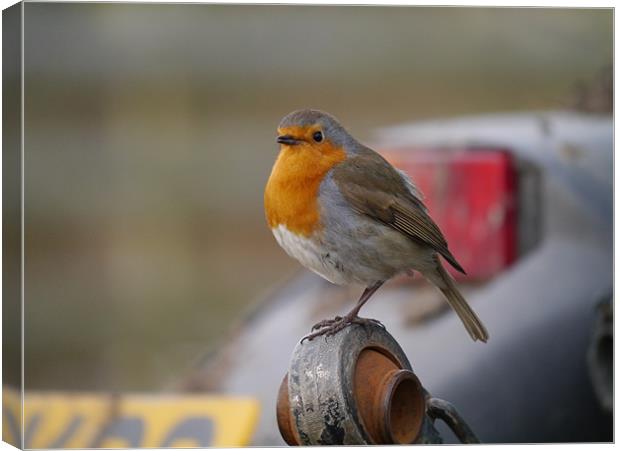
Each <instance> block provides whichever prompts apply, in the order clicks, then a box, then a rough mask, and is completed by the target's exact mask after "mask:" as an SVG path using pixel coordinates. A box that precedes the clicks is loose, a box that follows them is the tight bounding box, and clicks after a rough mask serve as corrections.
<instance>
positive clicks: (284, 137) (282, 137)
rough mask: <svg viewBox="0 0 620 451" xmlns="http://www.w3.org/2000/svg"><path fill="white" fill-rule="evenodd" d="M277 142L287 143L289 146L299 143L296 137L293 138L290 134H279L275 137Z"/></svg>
mask: <svg viewBox="0 0 620 451" xmlns="http://www.w3.org/2000/svg"><path fill="white" fill-rule="evenodd" d="M276 141H277V142H278V143H279V144H287V145H289V146H294V145H295V144H297V143H299V140H298V139H295V138H293V137H292V136H291V135H280V136H278V138H277V139H276Z"/></svg>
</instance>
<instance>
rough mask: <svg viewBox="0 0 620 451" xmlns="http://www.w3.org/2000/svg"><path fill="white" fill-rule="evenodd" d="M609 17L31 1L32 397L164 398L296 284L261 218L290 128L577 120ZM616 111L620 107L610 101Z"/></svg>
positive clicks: (604, 105)
mask: <svg viewBox="0 0 620 451" xmlns="http://www.w3.org/2000/svg"><path fill="white" fill-rule="evenodd" d="M612 20H613V12H612V11H611V10H586V9H580V10H568V9H508V8H503V9H487V8H421V7H339V6H320V7H317V6H225V5H198V4H187V5H180V4H177V5H163V4H162V5H148V4H136V5H129V4H77V3H73V4H62V3H27V4H26V5H25V177H26V192H25V206H26V209H25V220H26V229H25V240H26V241H25V242H26V250H25V251H26V254H25V264H26V291H25V321H26V322H25V372H26V378H25V384H26V388H27V389H50V388H54V389H71V390H77V389H95V390H99V389H104V390H118V391H127V390H153V389H162V388H167V387H171V386H174V385H175V384H176V383H177V382H178V379H179V377H180V376H181V375H182V374H185V373H186V372H187V371H188V370H189V369H190V368H192V366H193V365H195V364H196V362H198V361H199V360H200V359H201V357H202V356H204V355H205V353H208V352H209V350H213V349H214V348H215V347H216V346H217V344H218V343H219V342H221V340H223V339H224V337H226V336H227V334H229V333H230V331H231V330H232V329H233V328H234V327H235V324H237V323H238V322H239V320H240V318H242V317H244V315H247V314H249V312H251V311H252V309H253V308H254V306H255V305H256V302H258V300H259V299H261V298H263V297H265V296H267V295H268V293H269V292H270V290H272V289H273V287H274V286H277V285H278V284H279V283H282V281H284V280H287V279H288V278H290V277H291V276H292V275H293V274H294V273H295V272H296V271H298V270H299V267H298V265H297V263H294V262H292V261H291V260H290V259H289V258H288V257H287V256H286V255H285V253H284V252H283V251H282V250H281V249H280V248H279V247H278V246H277V244H276V242H275V240H274V239H273V237H272V235H271V233H270V231H269V230H268V229H267V227H266V225H265V221H264V217H263V210H262V207H263V200H262V196H263V194H262V192H263V187H264V184H265V182H266V180H267V178H268V175H269V171H270V168H271V165H272V164H273V162H274V159H275V157H276V153H277V146H276V144H275V141H274V139H275V128H276V126H277V124H278V122H279V120H280V118H281V117H282V116H284V115H285V114H286V113H288V112H290V111H292V110H294V109H298V108H305V107H313V108H320V109H323V110H326V111H329V112H331V113H332V114H334V115H335V116H337V117H339V118H340V119H341V121H342V122H343V123H344V125H345V126H346V127H347V128H349V130H350V131H351V132H352V134H353V135H354V136H356V137H358V138H359V139H360V140H361V141H362V142H364V141H368V140H370V139H371V138H372V137H373V131H374V130H375V129H377V128H379V127H382V126H387V125H391V124H394V123H398V122H403V121H413V120H417V119H429V118H440V117H450V116H457V115H462V114H475V113H485V112H496V111H520V110H543V109H558V108H567V107H575V106H577V107H580V108H582V109H593V110H597V111H607V112H608V113H609V112H611V97H610V95H605V94H604V95H602V96H598V97H596V96H595V98H594V100H592V99H590V98H586V96H585V93H586V91H587V90H588V88H587V87H588V86H592V85H593V84H595V83H597V80H599V79H600V77H601V74H602V73H603V74H605V73H608V72H601V71H606V70H607V71H609V70H610V68H611V64H612V32H613V23H612ZM607 94H609V93H607Z"/></svg>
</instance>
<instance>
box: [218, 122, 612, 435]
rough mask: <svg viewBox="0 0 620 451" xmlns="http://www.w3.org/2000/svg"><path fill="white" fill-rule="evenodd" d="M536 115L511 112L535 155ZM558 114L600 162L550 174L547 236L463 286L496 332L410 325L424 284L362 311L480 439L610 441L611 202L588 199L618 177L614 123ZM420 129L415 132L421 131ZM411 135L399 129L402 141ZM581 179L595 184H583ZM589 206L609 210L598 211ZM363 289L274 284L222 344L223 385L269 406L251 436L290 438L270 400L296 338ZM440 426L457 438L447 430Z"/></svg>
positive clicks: (397, 290) (448, 132) (392, 290)
mask: <svg viewBox="0 0 620 451" xmlns="http://www.w3.org/2000/svg"><path fill="white" fill-rule="evenodd" d="M537 117H538V115H529V116H528V115H523V116H522V117H520V116H518V117H515V118H514V120H515V125H514V128H513V138H514V139H513V141H514V142H515V143H516V144H519V143H520V142H526V141H527V142H530V141H531V142H530V144H529V146H530V147H531V148H529V147H527V146H525V145H523V146H522V147H521V148H522V149H525V150H523V151H524V152H529V154H531V155H535V154H536V153H537V152H545V151H547V150H546V149H547V148H537V146H536V145H535V142H536V139H538V138H536V137H534V136H531V135H532V134H533V133H535V130H534V129H533V128H532V126H531V123H532V122H534V123H536V118H537ZM557 120H558V121H559V122H558V124H556V125H554V126H553V127H554V128H555V129H557V130H560V129H562V130H567V131H569V129H570V131H571V133H572V131H574V132H575V133H576V136H575V137H576V138H579V139H580V140H581V141H583V143H582V144H583V147H582V149H586V150H584V152H586V156H585V157H584V158H585V159H586V160H597V161H582V162H581V163H579V164H577V165H575V166H574V170H576V171H581V173H582V174H587V176H585V175H584V177H582V178H580V177H577V179H576V182H575V183H576V186H572V185H571V184H572V183H573V181H574V179H573V178H571V177H569V176H568V175H567V178H562V177H556V176H555V175H550V174H551V172H549V171H544V172H543V181H542V190H543V192H542V198H543V208H542V213H543V228H544V233H543V235H544V236H543V240H542V242H541V243H540V244H539V246H538V247H537V248H536V249H534V250H533V251H532V252H530V253H529V254H527V256H525V257H524V258H522V259H521V260H519V261H518V262H517V264H515V265H514V266H513V267H512V268H511V269H510V270H508V271H506V272H504V273H503V274H502V275H500V276H499V277H497V278H495V279H494V280H492V281H490V282H489V283H486V284H484V285H481V286H476V287H468V291H467V293H466V297H467V298H468V300H469V301H470V302H471V305H472V307H473V308H474V309H475V310H476V311H477V312H478V314H479V315H480V317H481V319H482V320H483V321H484V322H485V324H486V325H487V327H488V329H489V333H490V340H489V342H488V343H487V344H480V343H474V342H472V341H471V340H470V339H469V338H468V337H467V335H466V333H465V332H464V331H463V329H462V327H461V324H460V323H459V321H458V318H457V316H456V315H454V314H453V312H451V311H449V310H444V312H443V313H442V314H440V315H435V316H434V317H430V318H427V319H426V320H424V321H421V322H418V323H416V324H411V321H409V320H408V312H409V311H410V309H412V308H416V307H414V305H421V302H422V299H423V298H425V297H427V296H428V291H427V289H426V288H425V287H422V286H419V285H415V286H412V285H403V284H391V285H388V286H386V287H385V288H383V289H382V290H380V291H379V292H378V293H377V294H376V295H375V296H374V297H373V299H372V300H371V302H369V304H368V305H367V306H366V307H365V308H364V310H363V311H362V316H367V317H372V318H377V319H380V320H381V321H382V322H383V324H384V325H385V326H386V327H387V329H388V331H389V332H390V333H391V334H392V335H393V336H394V337H395V338H396V340H397V341H398V342H399V343H400V345H401V346H402V348H403V349H404V351H405V352H406V354H407V356H408V358H409V361H410V362H411V365H412V367H413V370H414V372H415V373H416V374H417V376H418V377H419V379H420V381H421V383H422V384H423V385H424V387H425V388H426V389H427V390H428V391H429V392H430V393H432V394H433V396H437V397H440V398H442V399H445V400H447V401H449V402H451V403H453V404H454V406H455V407H456V408H457V409H458V411H459V412H460V414H461V415H462V416H463V418H464V419H465V420H466V421H467V422H468V424H469V425H470V426H471V428H472V429H473V431H475V432H476V434H477V436H478V437H479V438H480V440H481V441H482V442H549V441H558V442H566V441H610V440H612V419H611V416H610V415H608V414H606V413H605V412H604V411H603V410H602V409H601V408H600V407H599V405H598V404H597V401H596V398H595V396H594V393H593V389H592V385H591V382H590V379H589V377H588V371H587V364H586V354H587V347H588V343H589V341H590V338H591V334H592V330H593V328H594V322H595V318H596V307H597V305H598V303H599V302H600V300H601V297H604V296H605V295H607V294H608V293H610V292H611V291H612V288H613V279H612V263H613V250H612V231H611V229H612V228H611V227H610V224H609V222H608V220H607V219H605V218H606V213H605V214H603V215H600V214H599V213H598V212H601V211H605V212H606V211H612V206H611V202H610V200H608V199H607V198H606V197H605V196H603V195H601V197H598V196H597V197H596V198H595V199H589V198H588V196H589V194H588V192H589V191H588V190H589V189H592V190H594V191H593V192H597V193H598V192H601V191H605V190H606V189H609V190H610V189H611V188H610V187H611V186H612V182H611V169H610V165H609V162H610V161H611V151H612V148H611V127H609V126H608V125H609V121H608V120H607V119H602V120H601V121H602V123H599V122H597V121H596V120H595V119H591V118H588V117H586V118H582V119H581V120H580V119H579V118H575V117H573V116H570V117H568V118H567V121H566V122H565V123H564V122H562V120H561V117H560V118H558V119H557ZM502 121H504V122H505V123H506V126H505V127H504V128H505V132H506V133H505V134H504V135H502V136H503V137H504V138H505V143H506V145H507V146H509V147H511V146H510V143H511V141H510V140H509V137H508V135H507V132H508V130H510V127H509V125H510V121H511V118H510V117H508V116H505V117H503V118H502ZM483 122H484V121H482V122H481V124H482V123H483ZM490 122H491V123H490V124H488V126H487V128H486V129H485V130H486V131H487V132H488V133H487V135H485V134H484V133H482V134H480V135H476V133H475V132H476V130H477V129H476V128H475V127H473V126H471V125H467V123H464V124H462V126H460V125H459V126H457V125H458V124H456V125H454V127H451V126H450V124H446V125H445V127H444V128H443V131H444V132H445V133H444V134H445V136H447V137H448V138H450V137H457V136H461V135H462V136H461V137H463V139H464V138H466V137H467V136H470V138H471V139H472V140H473V139H474V138H476V136H478V137H482V138H484V137H486V136H491V135H493V134H494V133H499V131H498V130H496V129H495V127H494V126H493V121H490ZM526 123H527V125H526ZM554 123H555V122H554ZM519 124H522V125H519ZM433 127H435V128H434V130H435V131H434V132H433V133H434V134H435V135H436V134H437V132H438V131H439V129H440V128H439V127H440V124H437V125H436V126H435V125H433V126H432V127H431V126H429V129H433ZM539 127H542V126H539ZM483 128H484V127H483ZM421 130H422V131H424V127H421ZM468 130H470V131H471V134H470V135H467V131H468ZM579 130H583V133H582V134H580V133H578V132H579ZM405 131H406V130H404V129H403V133H404V132H405ZM457 132H458V133H457ZM428 133H429V136H431V133H430V132H428ZM459 133H460V135H459ZM577 135H578V136H577ZM385 136H388V135H385ZM416 136H417V137H418V138H417V139H420V136H424V133H422V132H420V133H418V134H416ZM482 138H481V139H482ZM407 139H409V138H407ZM429 139H431V138H429ZM528 140H529V141H528ZM405 141H406V137H404V135H403V138H402V140H401V142H405ZM581 141H580V142H581ZM516 144H515V145H516ZM607 144H609V146H607ZM526 147H527V148H526ZM554 158H555V159H556V160H557V159H558V158H559V157H558V156H557V155H556V156H555V157H554ZM544 164H546V165H547V164H562V163H560V162H557V161H556V162H555V163H554V162H553V161H551V160H549V161H547V162H545V163H544ZM581 180H587V183H588V184H589V185H588V186H589V188H588V189H587V190H585V191H584V190H582V189H581V188H580V186H579V185H580V183H581ZM594 204H600V205H599V206H602V208H598V207H596V208H594V209H593V208H592V207H593V205H594ZM358 294H359V293H358V292H357V291H354V290H352V291H350V292H346V291H345V292H343V291H337V289H332V288H329V287H328V286H327V285H326V284H325V283H324V282H323V281H321V280H320V279H319V278H318V277H316V276H313V275H310V274H307V273H305V274H304V275H302V276H300V277H299V278H297V279H295V280H293V281H292V282H291V283H290V284H289V285H288V286H287V287H286V288H285V289H283V290H281V291H280V292H279V293H277V294H276V295H275V296H274V298H273V299H272V300H271V301H270V302H269V303H268V305H266V306H265V308H264V309H262V311H261V312H260V313H259V314H258V315H256V316H255V317H254V318H253V319H252V321H250V322H249V323H248V324H247V326H246V327H245V328H244V330H243V331H242V332H241V333H240V334H239V335H238V336H237V338H236V339H234V340H232V341H231V342H230V343H229V344H228V346H227V347H226V348H225V349H224V350H223V351H222V352H223V353H225V354H227V356H228V362H229V365H228V367H227V371H226V374H225V377H223V378H220V382H221V383H220V387H219V388H220V390H221V391H223V392H227V393H232V394H246V395H251V396H255V397H257V398H258V399H259V400H260V401H261V403H262V407H263V410H262V415H261V419H260V423H259V425H258V430H257V432H256V435H255V438H254V444H255V445H283V444H284V442H283V441H282V439H281V438H280V436H279V433H278V427H277V424H276V419H275V402H276V398H277V391H278V386H279V383H280V381H281V379H282V376H283V375H284V373H285V372H286V371H287V368H288V364H289V359H290V356H291V353H292V351H293V349H294V347H295V345H296V344H297V342H298V340H299V339H300V338H301V337H302V336H303V335H305V334H306V333H307V332H308V331H309V328H310V326H311V325H312V324H313V323H314V322H315V321H316V320H317V319H321V317H329V316H330V315H331V316H333V315H334V314H336V313H341V312H343V311H345V310H347V309H348V308H349V307H350V306H351V305H353V303H354V301H355V298H356V297H357V295H358ZM339 297H340V298H342V299H340V300H339ZM416 299H417V300H418V302H417V303H416ZM343 300H344V302H343ZM319 306H320V307H322V310H321V308H319ZM231 350H234V352H232V351H231ZM439 429H440V432H441V433H442V436H444V437H450V433H449V431H448V430H447V429H446V428H442V427H441V426H440V427H439ZM453 440H454V441H456V439H455V438H454V439H453ZM447 441H450V440H449V439H448V440H447Z"/></svg>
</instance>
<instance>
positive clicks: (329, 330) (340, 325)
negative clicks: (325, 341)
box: [301, 316, 385, 343]
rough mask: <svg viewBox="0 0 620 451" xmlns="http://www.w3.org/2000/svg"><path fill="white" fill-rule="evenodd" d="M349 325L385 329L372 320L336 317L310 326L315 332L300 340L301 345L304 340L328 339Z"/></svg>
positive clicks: (355, 317)
mask: <svg viewBox="0 0 620 451" xmlns="http://www.w3.org/2000/svg"><path fill="white" fill-rule="evenodd" d="M351 324H359V325H361V326H363V327H364V328H366V326H368V325H371V324H372V325H376V326H380V327H381V328H383V329H385V326H384V325H383V324H381V322H380V321H377V320H376V319H372V318H360V317H359V316H353V317H348V316H344V317H342V316H336V317H335V318H334V319H325V320H323V321H319V322H318V323H316V324H315V325H314V326H312V330H313V331H316V332H312V333H310V334H308V335H306V336H305V337H303V338H302V339H301V343H303V342H304V341H305V340H308V341H312V340H313V339H314V338H316V337H320V336H322V335H324V336H325V338H327V337H330V336H332V335H335V334H337V333H338V332H340V331H341V330H342V329H344V328H346V327H347V326H349V325H351Z"/></svg>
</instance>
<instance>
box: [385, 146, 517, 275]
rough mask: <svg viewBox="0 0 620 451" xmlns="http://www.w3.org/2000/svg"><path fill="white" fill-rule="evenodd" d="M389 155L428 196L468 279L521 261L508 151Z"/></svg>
mask: <svg viewBox="0 0 620 451" xmlns="http://www.w3.org/2000/svg"><path fill="white" fill-rule="evenodd" d="M383 154H384V156H385V157H386V158H387V159H388V160H390V162H391V163H392V164H394V166H396V167H398V168H399V169H401V170H403V171H405V172H406V173H407V174H408V175H409V176H410V177H411V178H412V180H413V181H414V183H415V184H416V186H417V187H418V189H419V190H420V191H421V192H422V193H423V195H424V203H425V204H426V206H427V207H428V210H429V212H430V214H431V216H432V217H433V219H434V220H435V222H436V223H437V225H439V227H440V228H441V230H442V232H443V233H444V235H445V237H446V239H447V240H448V243H449V247H450V251H451V252H452V254H453V255H454V256H455V257H456V259H457V260H458V261H459V263H460V264H461V265H462V266H463V268H465V271H467V274H468V276H467V279H475V280H479V279H487V278H489V277H492V276H494V275H496V274H497V273H499V272H501V271H502V270H504V269H505V268H507V267H508V266H509V265H510V264H511V263H513V262H514V261H515V259H516V258H517V253H518V239H517V232H518V230H517V227H518V222H517V201H518V191H517V175H516V170H515V167H514V163H513V159H512V157H511V155H510V154H509V153H508V152H507V151H505V150H501V149H467V150H464V149H462V150H454V149H451V150H449V151H448V150H446V151H444V150H442V149H436V150H415V151H413V150H410V149H408V150H404V149H399V150H388V151H385V152H383ZM447 266H449V265H447ZM450 269H452V268H450ZM451 273H452V274H453V275H454V276H455V277H459V278H461V275H460V274H459V273H457V272H456V271H451Z"/></svg>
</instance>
